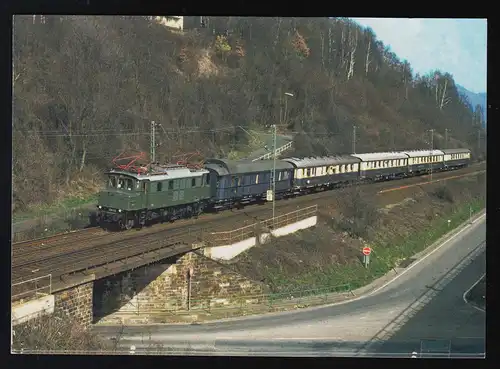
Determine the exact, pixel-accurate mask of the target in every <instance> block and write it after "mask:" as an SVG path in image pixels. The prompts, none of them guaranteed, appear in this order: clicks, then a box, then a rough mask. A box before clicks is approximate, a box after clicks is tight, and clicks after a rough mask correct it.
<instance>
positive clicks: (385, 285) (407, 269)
mask: <svg viewBox="0 0 500 369" xmlns="http://www.w3.org/2000/svg"><path fill="white" fill-rule="evenodd" d="M483 217H486V213H485V214H482V215H481V216H480V217H478V218H477V220H481V219H482V218H483ZM476 224H480V223H475V224H474V225H476ZM472 227H473V225H471V226H470V227H467V226H465V227H464V228H462V229H461V230H460V231H458V232H457V233H455V234H454V235H452V236H451V237H450V238H448V239H447V240H446V241H444V242H443V243H442V244H441V245H439V246H438V247H436V248H435V249H434V250H432V251H431V252H429V253H428V254H427V255H425V256H424V257H423V258H421V259H419V260H417V261H415V262H414V263H413V264H412V265H410V266H409V267H408V268H406V269H405V270H403V271H402V272H401V273H399V274H398V275H396V276H395V277H394V278H392V279H391V280H389V281H388V282H387V283H385V284H383V285H382V286H380V287H379V288H377V289H375V290H374V291H372V292H370V293H369V294H367V295H366V296H371V295H373V294H375V293H377V292H379V291H380V290H382V289H384V288H385V287H387V286H388V285H389V284H391V283H393V282H394V281H395V280H397V279H398V278H400V277H401V276H403V275H405V274H406V273H408V272H409V271H410V270H411V269H412V268H414V267H415V266H417V265H418V264H420V263H421V262H422V261H424V260H425V259H427V258H428V257H429V256H431V255H432V254H434V253H435V252H436V251H438V250H440V249H441V248H442V247H443V246H445V245H446V244H448V243H449V242H450V241H452V240H454V239H455V238H457V237H458V236H459V235H461V234H462V233H463V232H465V231H467V230H470V229H471V228H472ZM351 301H352V300H351Z"/></svg>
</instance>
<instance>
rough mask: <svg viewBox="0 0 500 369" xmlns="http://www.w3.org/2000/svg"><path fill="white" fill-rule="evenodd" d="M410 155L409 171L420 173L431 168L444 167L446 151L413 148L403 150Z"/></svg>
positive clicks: (435, 169)
mask: <svg viewBox="0 0 500 369" xmlns="http://www.w3.org/2000/svg"><path fill="white" fill-rule="evenodd" d="M403 153H404V154H406V155H408V172H409V173H410V174H419V173H423V172H428V171H430V170H431V168H432V170H433V171H439V170H443V169H444V152H443V151H441V150H412V151H403Z"/></svg>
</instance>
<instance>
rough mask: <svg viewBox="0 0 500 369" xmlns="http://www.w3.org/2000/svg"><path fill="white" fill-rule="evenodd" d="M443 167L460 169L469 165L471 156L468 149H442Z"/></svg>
mask: <svg viewBox="0 0 500 369" xmlns="http://www.w3.org/2000/svg"><path fill="white" fill-rule="evenodd" d="M442 151H443V154H444V163H443V164H444V167H445V168H446V169H453V168H461V167H465V166H467V165H469V164H470V160H471V155H470V150H468V149H443V150H442Z"/></svg>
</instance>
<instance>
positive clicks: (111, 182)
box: [108, 176, 116, 188]
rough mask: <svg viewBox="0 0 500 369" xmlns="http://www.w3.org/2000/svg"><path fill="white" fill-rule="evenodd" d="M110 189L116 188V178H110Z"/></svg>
mask: <svg viewBox="0 0 500 369" xmlns="http://www.w3.org/2000/svg"><path fill="white" fill-rule="evenodd" d="M108 187H109V188H116V177H115V176H109V181H108Z"/></svg>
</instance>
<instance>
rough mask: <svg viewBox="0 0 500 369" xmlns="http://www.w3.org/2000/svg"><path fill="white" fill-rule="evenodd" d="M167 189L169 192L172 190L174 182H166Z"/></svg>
mask: <svg viewBox="0 0 500 369" xmlns="http://www.w3.org/2000/svg"><path fill="white" fill-rule="evenodd" d="M168 189H169V190H173V189H174V181H173V180H170V181H168Z"/></svg>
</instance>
